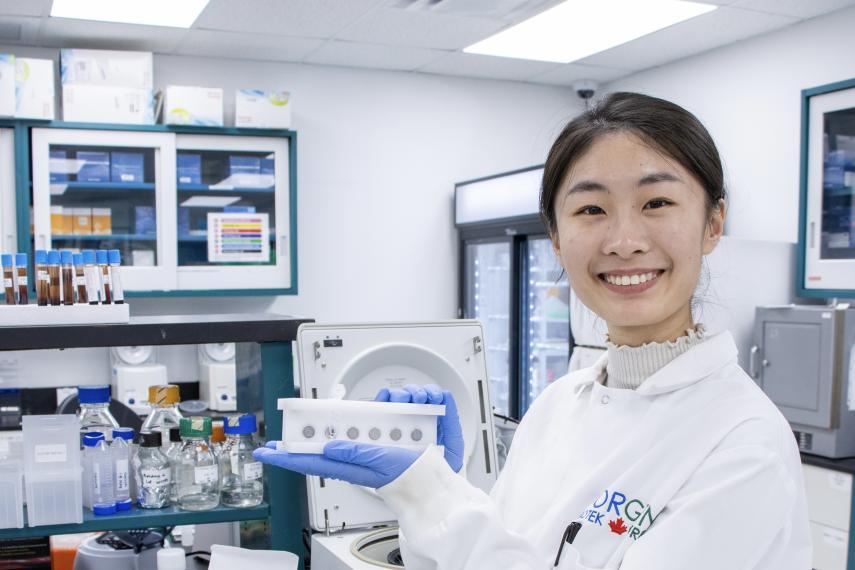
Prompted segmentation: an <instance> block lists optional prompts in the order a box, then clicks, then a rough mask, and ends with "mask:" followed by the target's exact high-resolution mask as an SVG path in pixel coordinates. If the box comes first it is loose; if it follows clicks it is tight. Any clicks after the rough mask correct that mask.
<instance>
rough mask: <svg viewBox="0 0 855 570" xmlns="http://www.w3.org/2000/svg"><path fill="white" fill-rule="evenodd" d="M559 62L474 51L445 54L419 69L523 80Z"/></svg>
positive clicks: (430, 71) (428, 71)
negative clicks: (513, 57)
mask: <svg viewBox="0 0 855 570" xmlns="http://www.w3.org/2000/svg"><path fill="white" fill-rule="evenodd" d="M555 67H557V64H555V63H547V62H543V61H528V60H523V59H511V58H507V57H492V56H489V55H480V54H474V53H462V52H454V53H449V54H447V55H444V56H443V57H441V58H439V59H437V60H436V61H434V62H433V63H430V64H428V65H426V66H424V67H422V68H420V69H419V71H424V72H426V73H439V74H442V75H461V76H465V77H486V78H490V79H508V80H512V81H513V80H517V81H522V80H524V79H527V78H529V77H532V76H534V75H538V74H542V73H544V72H546V71H548V70H550V69H555Z"/></svg>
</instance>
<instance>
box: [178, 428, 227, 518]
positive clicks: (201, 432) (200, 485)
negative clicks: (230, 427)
mask: <svg viewBox="0 0 855 570" xmlns="http://www.w3.org/2000/svg"><path fill="white" fill-rule="evenodd" d="M180 427H181V439H182V440H184V444H183V445H182V446H181V453H179V454H178V461H177V463H176V468H175V471H176V474H177V475H178V506H179V507H180V508H182V509H184V510H187V511H206V510H210V509H213V508H214V507H216V506H217V505H219V504H220V473H219V468H218V463H217V457H216V456H215V455H214V452H213V451H212V450H211V446H210V442H209V438H210V437H211V418H208V417H197V416H194V417H192V418H184V419H182V420H181V426H180Z"/></svg>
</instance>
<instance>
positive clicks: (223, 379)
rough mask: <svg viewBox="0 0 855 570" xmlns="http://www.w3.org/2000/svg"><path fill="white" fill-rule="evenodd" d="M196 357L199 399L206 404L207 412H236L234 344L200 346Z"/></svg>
mask: <svg viewBox="0 0 855 570" xmlns="http://www.w3.org/2000/svg"><path fill="white" fill-rule="evenodd" d="M197 355H198V362H199V398H200V399H201V400H202V401H204V402H205V404H207V406H208V409H209V410H214V411H218V412H233V411H235V410H237V367H236V365H235V343H233V342H227V343H212V344H200V345H199V346H198V348H197Z"/></svg>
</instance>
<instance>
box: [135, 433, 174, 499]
mask: <svg viewBox="0 0 855 570" xmlns="http://www.w3.org/2000/svg"><path fill="white" fill-rule="evenodd" d="M134 477H135V478H136V481H137V495H138V496H137V504H138V505H139V506H140V507H142V508H144V509H159V508H162V507H165V506H167V505H168V504H169V489H170V485H171V480H172V473H171V469H170V465H169V460H168V459H167V458H166V455H164V453H163V451H162V450H161V441H160V432H159V431H141V432H140V447H139V450H137V454H136V458H135V459H134Z"/></svg>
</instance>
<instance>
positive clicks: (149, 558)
mask: <svg viewBox="0 0 855 570" xmlns="http://www.w3.org/2000/svg"><path fill="white" fill-rule="evenodd" d="M170 546H171V543H170V539H169V537H168V535H167V532H166V529H163V528H149V529H132V530H112V531H108V532H106V533H97V534H93V535H91V536H88V537H87V538H85V539H84V540H83V542H81V543H80V545H79V546H78V547H77V554H76V555H75V556H74V570H160V568H159V567H158V565H157V563H158V554H159V553H160V552H161V551H162V550H164V549H167V548H168V549H170V550H180V549H174V548H169V547H170ZM181 552H182V553H183V552H184V551H183V550H181Z"/></svg>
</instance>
